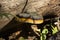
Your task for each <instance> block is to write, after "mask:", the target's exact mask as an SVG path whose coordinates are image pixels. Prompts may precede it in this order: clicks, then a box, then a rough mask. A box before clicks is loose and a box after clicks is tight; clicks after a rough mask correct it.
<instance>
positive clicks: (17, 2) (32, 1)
mask: <svg viewBox="0 0 60 40" xmlns="http://www.w3.org/2000/svg"><path fill="white" fill-rule="evenodd" d="M25 2H26V0H0V5H1V7H0V10H1V11H0V12H1V13H3V12H5V13H11V14H13V15H17V14H19V13H21V11H22V9H23V7H24V5H25ZM25 11H27V12H28V13H30V12H37V13H38V14H39V15H42V16H45V15H46V14H49V13H48V12H54V13H55V14H56V15H58V16H59V15H60V0H28V4H27V6H26V8H25ZM12 18H13V17H11V16H10V20H8V19H6V18H3V19H0V29H1V28H3V27H4V26H5V25H6V24H8V23H9V22H10V21H11V20H12ZM5 19H6V20H5Z"/></svg>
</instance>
